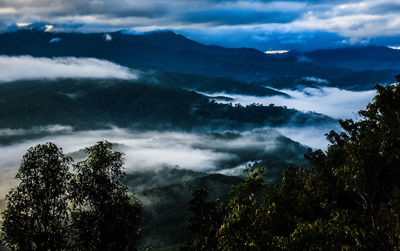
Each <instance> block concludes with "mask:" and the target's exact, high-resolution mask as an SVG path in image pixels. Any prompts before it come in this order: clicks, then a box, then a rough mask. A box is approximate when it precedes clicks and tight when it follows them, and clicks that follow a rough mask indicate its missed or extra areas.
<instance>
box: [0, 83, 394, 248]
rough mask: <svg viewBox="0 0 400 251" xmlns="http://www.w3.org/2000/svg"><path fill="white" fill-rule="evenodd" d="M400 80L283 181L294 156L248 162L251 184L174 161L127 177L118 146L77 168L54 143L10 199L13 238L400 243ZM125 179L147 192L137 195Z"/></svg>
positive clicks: (243, 244)
mask: <svg viewBox="0 0 400 251" xmlns="http://www.w3.org/2000/svg"><path fill="white" fill-rule="evenodd" d="M397 80H398V82H399V83H397V84H396V85H388V86H386V87H382V86H377V95H376V97H375V98H374V101H373V102H372V103H371V104H369V105H368V106H367V108H366V109H365V110H362V111H360V112H359V115H360V119H359V120H357V121H353V120H351V119H349V120H343V121H340V124H341V126H342V127H343V130H344V131H343V132H341V133H337V132H334V131H331V132H330V133H329V134H327V137H328V139H329V141H330V145H329V146H328V149H327V151H326V152H322V151H321V150H316V151H313V150H311V149H309V150H308V152H307V153H306V154H305V158H306V159H307V160H308V161H309V162H310V163H311V167H310V168H304V167H298V166H294V165H293V166H292V167H289V168H287V169H286V170H285V171H284V172H283V174H282V178H280V179H278V178H277V177H274V179H271V177H266V175H271V174H274V173H275V174H276V172H275V171H273V172H268V171H267V169H268V168H270V167H277V166H279V165H287V164H288V162H285V160H286V159H283V160H282V162H279V161H277V162H274V163H270V159H265V160H263V161H261V162H258V163H255V164H254V165H251V166H249V167H248V168H247V169H246V171H247V177H246V179H245V180H244V181H243V179H241V178H240V177H229V176H224V175H221V174H206V173H199V172H193V171H187V170H178V169H170V168H165V169H161V170H152V171H150V172H143V174H142V175H138V173H136V174H130V175H128V176H127V177H125V175H124V172H123V170H122V165H123V158H122V154H121V153H119V152H115V151H113V150H112V145H111V144H110V143H108V142H99V143H98V144H96V145H95V146H93V147H89V148H87V149H86V152H87V155H88V156H87V159H86V160H83V161H81V162H78V163H76V164H74V165H73V168H74V172H70V168H71V163H72V160H71V159H70V158H69V157H66V156H65V155H64V154H63V153H62V151H61V149H59V148H57V146H55V145H54V144H51V143H47V144H45V145H38V146H36V147H34V148H30V149H29V150H28V152H27V154H25V155H24V157H23V159H22V164H21V167H20V170H19V172H18V174H17V178H18V179H20V180H21V183H20V184H19V185H18V186H17V187H16V188H14V189H12V190H11V191H10V193H9V195H8V196H7V203H8V204H7V208H6V210H5V212H4V213H3V215H2V216H3V219H2V220H3V222H2V231H3V232H2V236H1V237H2V241H3V243H4V244H6V245H7V246H9V247H11V248H13V249H15V250H66V249H68V250H136V249H137V248H138V247H139V240H140V239H141V237H142V234H143V235H145V244H153V245H154V246H155V247H165V248H167V246H169V248H170V249H177V248H181V249H183V250H340V249H346V250H400V239H399V231H400V213H399V212H400V188H399V184H400V169H399V163H400V157H399V154H398V153H399V152H400V119H399V118H400V106H399V105H398V104H399V103H400V76H398V77H397ZM212 136H213V137H221V138H224V137H228V138H230V137H236V138H237V137H238V135H235V134H213V135H212ZM300 148H301V147H299V148H298V149H300ZM296 149H297V148H296ZM287 153H288V152H286V153H285V154H287ZM285 154H283V155H282V158H285ZM268 163H269V164H268ZM265 166H266V167H265ZM273 170H275V169H273ZM156 173H157V175H159V177H164V179H162V178H155V177H154V176H155V175H156ZM122 182H124V183H125V184H126V185H128V186H129V187H130V188H135V187H141V189H138V190H139V192H138V194H137V197H136V196H135V197H134V196H132V195H131V194H130V193H128V189H127V187H126V186H125V185H123V183H122ZM148 184H150V185H148ZM232 185H233V187H232V189H231V195H230V196H229V195H228V194H227V191H228V190H229V187H231V186H232ZM199 187H204V188H205V189H201V188H200V189H199ZM191 191H192V192H191ZM190 196H192V199H191V200H190V202H189V198H190ZM208 196H210V197H209V198H207V197H208ZM139 200H141V201H143V205H144V206H143V209H144V210H143V211H144V212H143V217H144V219H145V222H146V224H145V226H144V228H143V229H142V228H141V225H140V224H141V216H140V213H141V208H142V207H141V204H140V203H139ZM188 202H189V203H188ZM188 218H189V219H188ZM184 228H187V229H188V231H182V229H184ZM146 235H148V236H150V237H147V238H148V239H146ZM185 240H188V242H187V244H186V245H185V246H183V245H179V244H182V243H183V242H184V241H185Z"/></svg>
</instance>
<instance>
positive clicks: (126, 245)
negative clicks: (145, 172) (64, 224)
mask: <svg viewBox="0 0 400 251" xmlns="http://www.w3.org/2000/svg"><path fill="white" fill-rule="evenodd" d="M86 152H87V155H88V158H87V159H86V160H84V161H81V162H79V163H77V164H76V165H74V169H75V171H76V173H77V174H76V176H75V178H74V181H73V182H72V184H73V194H72V199H73V207H74V210H73V214H72V219H73V228H74V229H75V231H76V233H75V236H76V237H75V246H74V248H75V249H78V250H136V249H137V247H138V244H139V240H140V236H141V227H140V224H141V222H140V211H141V205H140V203H139V202H138V201H137V200H136V199H135V197H134V196H133V195H130V194H129V193H128V189H127V188H126V187H125V186H124V185H123V184H122V183H121V182H122V179H123V178H124V174H125V173H124V171H123V169H122V166H123V157H122V153H120V152H116V151H113V150H112V144H111V143H109V142H107V141H100V142H98V143H97V144H96V145H94V146H92V147H89V148H86Z"/></svg>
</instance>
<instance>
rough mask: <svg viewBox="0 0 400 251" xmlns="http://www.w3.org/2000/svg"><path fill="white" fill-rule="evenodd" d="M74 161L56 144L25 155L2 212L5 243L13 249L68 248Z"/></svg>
mask: <svg viewBox="0 0 400 251" xmlns="http://www.w3.org/2000/svg"><path fill="white" fill-rule="evenodd" d="M71 161H72V160H71V158H69V157H66V156H65V155H64V154H63V153H62V150H61V149H60V148H58V147H57V146H56V145H54V144H53V143H46V144H44V145H37V146H36V147H32V148H30V149H28V152H27V153H26V154H25V155H24V156H23V158H22V163H21V166H20V168H19V170H18V173H17V175H16V178H17V179H19V180H20V181H21V182H20V184H19V185H18V186H17V187H16V188H13V189H11V191H10V192H9V193H8V195H7V197H6V200H7V201H8V204H7V208H6V210H5V211H4V213H3V220H4V221H3V224H2V230H3V232H4V236H3V242H4V244H5V245H6V246H8V247H10V248H12V249H13V250H62V249H66V247H67V244H68V243H67V227H68V212H69V210H68V201H67V190H68V185H69V182H70V177H71V175H70V173H69V171H68V169H69V165H70V163H71Z"/></svg>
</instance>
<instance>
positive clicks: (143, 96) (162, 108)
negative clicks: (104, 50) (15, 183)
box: [0, 79, 336, 142]
mask: <svg viewBox="0 0 400 251" xmlns="http://www.w3.org/2000/svg"><path fill="white" fill-rule="evenodd" d="M0 102H1V104H2V105H1V106H0V117H1V118H2V119H1V121H0V128H24V129H30V128H32V127H35V126H47V125H50V124H61V125H69V126H72V127H73V128H74V129H76V130H80V129H101V128H106V127H108V126H110V125H114V126H118V127H124V128H126V127H130V128H139V129H147V130H150V129H155V130H156V129H157V130H172V129H173V130H196V129H204V128H207V129H208V130H218V129H223V130H228V129H252V128H256V127H263V126H283V125H288V124H290V125H298V126H301V125H310V124H321V123H332V122H336V121H335V120H333V119H332V118H330V117H327V116H324V115H321V114H316V113H302V112H299V111H297V110H294V109H288V108H286V107H279V106H274V105H269V106H262V105H257V104H253V105H248V106H241V105H229V104H218V103H216V102H215V101H211V100H210V99H209V98H208V97H206V96H204V95H200V94H198V93H195V92H191V91H186V90H182V89H178V88H170V87H165V86H155V85H149V84H140V83H135V82H131V81H122V80H79V79H61V80H47V81H17V82H12V83H4V84H1V85H0ZM2 141H4V142H7V137H2ZM8 141H10V139H8Z"/></svg>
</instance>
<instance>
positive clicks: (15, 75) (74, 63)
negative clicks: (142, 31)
mask: <svg viewBox="0 0 400 251" xmlns="http://www.w3.org/2000/svg"><path fill="white" fill-rule="evenodd" d="M54 78H117V79H137V78H138V72H136V71H133V70H131V69H129V68H127V67H123V66H120V65H117V64H114V63H111V62H109V61H106V60H99V59H95V58H74V57H63V58H35V57H31V56H19V57H9V56H0V82H7V81H14V80H21V79H54Z"/></svg>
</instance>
